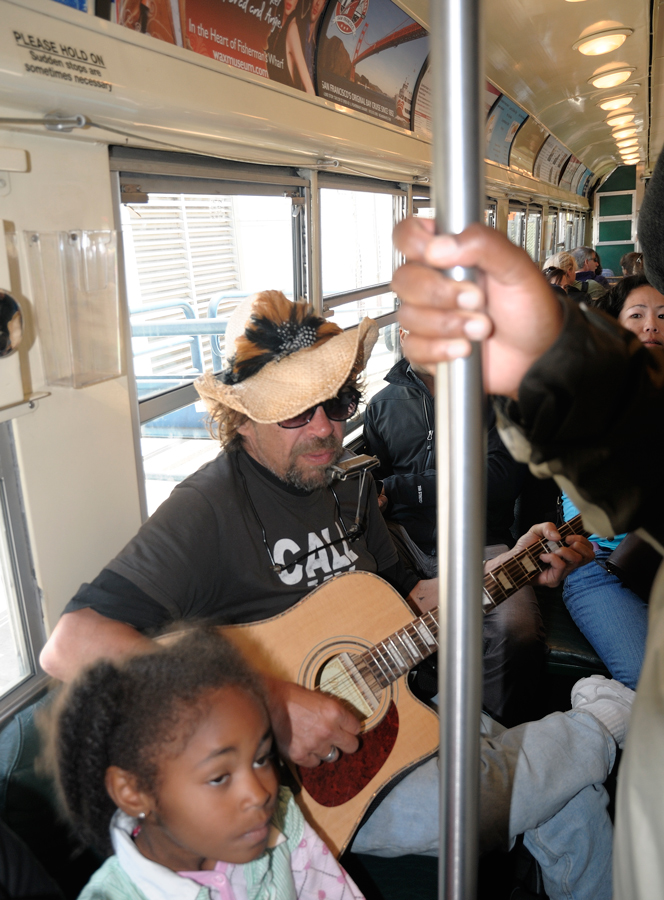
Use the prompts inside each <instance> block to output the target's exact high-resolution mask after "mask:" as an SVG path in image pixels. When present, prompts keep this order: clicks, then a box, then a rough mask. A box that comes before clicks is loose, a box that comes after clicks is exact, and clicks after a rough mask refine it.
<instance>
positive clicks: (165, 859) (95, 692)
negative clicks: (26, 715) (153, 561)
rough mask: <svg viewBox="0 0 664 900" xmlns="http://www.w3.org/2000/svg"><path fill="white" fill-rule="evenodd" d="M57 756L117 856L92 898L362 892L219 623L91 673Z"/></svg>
mask: <svg viewBox="0 0 664 900" xmlns="http://www.w3.org/2000/svg"><path fill="white" fill-rule="evenodd" d="M54 751H55V764H56V772H57V778H58V783H59V787H60V791H61V794H62V798H63V800H64V803H65V806H66V809H67V811H68V813H69V815H70V817H71V819H72V821H73V823H74V826H75V828H76V830H77V832H78V834H79V836H80V837H81V838H82V840H83V841H85V842H86V843H89V844H93V845H94V846H96V847H97V848H99V849H100V850H102V851H103V852H104V853H107V854H108V853H110V852H111V851H114V855H113V856H111V857H110V858H109V859H107V860H106V862H105V863H104V864H103V866H102V867H101V868H100V869H99V870H98V871H97V872H96V873H95V875H94V876H93V877H92V879H91V880H90V882H89V883H88V885H87V886H86V887H85V888H84V890H83V892H82V893H81V895H80V900H93V898H94V900H103V898H109V900H111V898H112V900H122V898H132V900H170V898H173V900H268V898H269V900H295V898H303V900H304V898H306V900H322V898H329V900H362V895H361V894H360V892H359V891H358V889H357V887H356V886H355V884H354V883H353V882H352V881H351V879H350V878H349V877H348V876H347V875H346V873H345V872H344V871H343V869H342V868H341V867H340V866H339V864H338V863H337V861H336V860H335V859H334V857H333V855H332V854H331V853H330V851H329V850H328V848H327V847H326V846H325V844H324V843H323V841H322V840H321V839H320V838H319V837H318V836H317V835H316V833H315V832H314V831H313V830H312V828H311V827H310V826H309V825H308V824H307V823H306V822H305V821H304V819H303V816H302V813H301V812H300V810H299V808H298V807H297V805H296V804H295V801H294V800H293V797H292V795H291V793H290V791H289V790H288V789H286V788H283V787H282V788H280V787H279V782H278V777H277V772H276V767H275V760H274V758H273V743H272V733H271V729H270V721H269V718H268V713H267V708H266V703H265V695H264V693H263V688H262V686H261V683H260V680H259V679H258V676H257V675H256V674H255V673H254V672H253V671H252V670H251V669H250V668H249V667H248V665H247V664H246V662H245V661H244V659H243V658H242V657H241V655H240V654H239V653H238V652H237V651H236V650H235V648H234V647H233V646H232V645H231V644H229V643H228V641H226V640H225V639H224V638H223V637H221V635H219V633H218V632H217V631H215V630H213V629H196V630H193V631H191V632H189V633H187V634H186V635H185V636H183V637H181V638H179V639H178V640H177V641H175V642H174V643H172V644H170V645H168V646H160V647H159V648H158V649H157V650H156V651H155V652H153V653H149V654H146V655H144V656H136V657H133V658H131V659H128V660H127V661H126V662H124V663H121V664H116V663H112V662H100V663H98V664H96V665H95V666H93V667H92V668H91V669H89V670H88V671H87V672H85V673H84V674H83V675H82V676H81V678H80V679H79V680H78V681H77V682H76V683H75V684H74V685H73V686H72V687H71V688H70V689H69V691H68V692H67V693H66V695H65V696H64V698H63V700H62V702H61V705H60V708H59V710H58V712H57V719H56V724H55V734H54ZM109 826H110V830H109Z"/></svg>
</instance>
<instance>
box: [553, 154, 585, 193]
mask: <svg viewBox="0 0 664 900" xmlns="http://www.w3.org/2000/svg"><path fill="white" fill-rule="evenodd" d="M585 168H586V167H585V166H584V165H583V163H582V162H581V160H580V159H577V158H576V156H570V158H569V160H568V161H567V165H566V166H565V169H564V171H563V173H562V175H561V176H560V182H559V185H558V186H559V187H561V188H562V189H563V190H564V191H571V192H572V193H573V194H576V189H577V187H578V183H579V178H580V177H581V176H582V175H583V173H584V171H585Z"/></svg>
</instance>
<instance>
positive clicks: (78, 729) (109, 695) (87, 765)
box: [47, 626, 267, 854]
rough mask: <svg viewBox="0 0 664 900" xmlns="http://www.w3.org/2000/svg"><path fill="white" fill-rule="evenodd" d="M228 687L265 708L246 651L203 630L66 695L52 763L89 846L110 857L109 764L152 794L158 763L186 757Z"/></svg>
mask: <svg viewBox="0 0 664 900" xmlns="http://www.w3.org/2000/svg"><path fill="white" fill-rule="evenodd" d="M224 687H235V688H238V689H240V690H242V691H245V692H246V693H247V694H249V695H250V696H252V697H253V698H255V699H256V700H257V701H258V702H259V703H260V704H261V706H263V707H264V708H267V706H266V698H265V692H264V688H263V685H262V683H261V680H260V678H259V677H258V675H257V674H256V673H255V672H254V671H253V670H252V669H251V668H250V667H249V665H248V664H247V663H246V662H245V660H244V658H243V657H242V655H241V654H240V652H239V651H238V650H237V649H236V648H235V647H234V646H233V645H232V644H231V643H230V642H229V641H228V640H227V639H226V638H224V637H223V636H222V635H221V634H220V633H219V631H218V630H217V629H215V628H213V627H211V626H197V627H194V628H192V629H190V630H189V631H187V632H186V633H185V634H184V636H183V637H179V638H178V639H176V640H175V641H174V642H173V643H170V644H167V645H164V644H161V645H157V646H156V648H155V650H154V651H153V652H150V653H146V654H142V655H140V656H133V657H131V658H129V659H127V660H126V661H124V662H121V663H115V662H110V661H107V660H104V661H101V662H98V663H96V664H95V665H93V666H92V667H91V668H89V669H87V670H86V671H85V672H84V673H83V674H82V675H81V676H80V677H79V678H78V679H77V680H76V681H75V682H74V683H73V684H72V685H71V686H70V688H69V689H68V690H66V691H65V693H64V694H63V696H62V697H61V698H60V699H59V702H58V703H57V704H56V707H55V709H54V711H53V715H52V721H51V723H50V728H49V731H50V734H49V744H50V748H49V749H50V753H49V756H50V759H48V760H47V763H48V765H49V767H50V768H51V769H52V770H53V772H54V774H55V777H56V783H57V786H58V789H59V794H60V797H61V800H62V802H63V804H64V808H65V811H66V813H67V815H68V817H69V819H70V820H71V823H72V825H73V827H74V830H75V832H76V833H77V835H78V837H79V838H80V839H81V841H82V842H83V843H84V844H86V845H92V846H94V847H96V848H97V849H98V850H100V851H101V852H103V853H106V854H108V853H111V852H112V847H111V842H110V836H109V824H110V821H111V818H112V816H113V814H114V812H115V804H114V803H113V801H112V800H111V798H110V796H109V795H108V793H107V791H106V786H105V777H106V770H107V769H108V767H109V766H118V767H119V768H121V769H125V770H126V771H128V772H131V773H132V774H133V775H134V776H135V777H136V779H137V783H138V785H139V787H140V789H141V790H145V791H147V792H148V793H152V794H154V793H155V791H156V789H157V787H158V781H159V761H160V759H163V758H164V754H170V755H177V754H178V753H180V752H182V750H183V748H184V747H185V746H186V743H187V741H188V740H189V739H190V737H191V736H192V734H193V732H194V731H195V729H196V727H197V725H198V723H199V722H200V720H201V718H202V717H203V716H204V715H205V712H206V709H207V702H206V701H207V698H208V697H209V694H210V692H212V691H215V690H218V689H219V688H224Z"/></svg>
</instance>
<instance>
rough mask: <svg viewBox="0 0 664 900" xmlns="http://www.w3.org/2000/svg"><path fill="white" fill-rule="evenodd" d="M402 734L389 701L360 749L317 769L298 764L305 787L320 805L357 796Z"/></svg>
mask: <svg viewBox="0 0 664 900" xmlns="http://www.w3.org/2000/svg"><path fill="white" fill-rule="evenodd" d="M398 733H399V713H398V711H397V707H396V704H395V703H394V701H392V702H390V704H389V706H388V709H387V713H386V714H385V717H384V718H383V720H382V721H381V722H379V724H378V725H376V727H375V728H373V729H372V730H371V731H368V732H365V733H364V734H363V735H362V737H361V745H360V749H359V750H357V751H356V752H355V753H351V754H350V755H347V754H345V753H342V754H341V756H340V757H339V759H338V760H337V761H336V762H333V763H323V764H322V765H320V766H317V767H316V768H315V769H306V768H304V767H301V766H297V774H298V776H299V779H300V782H301V783H302V787H303V788H304V789H305V790H306V791H307V792H308V793H309V794H310V795H311V796H312V798H313V799H314V800H315V801H316V802H317V803H320V805H321V806H326V807H334V806H341V805H342V804H343V803H347V802H348V801H349V800H352V799H353V797H356V796H357V795H358V794H359V793H360V791H362V790H363V789H364V788H365V787H366V786H367V785H368V784H369V782H370V781H371V779H372V778H373V777H374V776H375V775H377V774H378V772H379V771H380V770H381V769H382V767H383V765H384V764H385V761H386V760H387V758H388V756H389V755H390V753H391V752H392V748H393V747H394V745H395V743H396V740H397V735H398Z"/></svg>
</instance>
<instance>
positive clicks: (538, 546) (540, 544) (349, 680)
mask: <svg viewBox="0 0 664 900" xmlns="http://www.w3.org/2000/svg"><path fill="white" fill-rule="evenodd" d="M581 524H582V523H581V516H580V515H578V516H575V517H574V518H573V519H570V521H569V522H565V523H564V524H563V525H561V527H560V528H559V529H558V533H559V534H560V537H561V539H562V540H561V541H556V542H555V543H557V544H559V545H562V542H563V541H564V539H565V538H566V537H568V536H569V535H570V534H578V533H579V532H578V531H576V528H577V526H579V525H581ZM548 544H549V541H548V540H547V538H540V540H539V541H537V542H536V543H535V544H531V545H530V546H528V547H525V548H524V549H523V550H522V551H520V552H519V553H518V554H517V555H516V556H513V557H512V558H511V559H509V560H507V561H506V562H505V563H503V564H502V566H501V568H502V569H503V571H505V572H506V573H508V574H509V576H510V580H511V581H512V582H513V586H514V589H515V590H518V589H519V588H521V587H523V585H525V584H527V583H528V582H529V581H531V580H532V578H533V573H532V572H530V573H529V572H528V570H527V569H526V568H525V566H523V565H522V564H521V560H522V559H524V558H525V557H526V556H530V557H531V558H532V554H534V553H537V554H539V553H540V552H541V553H545V552H546V551H547V550H548V549H549V548H548ZM533 562H535V564H536V565H537V567H538V569H539V572H542V571H543V565H542V563H541V561H540V560H535V559H533ZM515 576H516V577H515ZM487 579H492V573H491V572H489V573H487V575H485V577H484V586H485V588H486V589H487V590H490V589H491V588H493V587H497V588H499V589H500V590H501V591H502V592H503V593H504V594H506V595H507V596H510V595H511V593H512V591H510V594H508V593H507V590H506V588H504V587H503V585H501V584H500V582H499V581H497V580H495V579H493V581H490V582H489V584H488V585H487ZM519 580H521V582H522V583H521V584H519V583H518V581H519ZM503 599H506V597H505V598H503ZM426 616H429V617H430V620H431V621H430V622H428V623H423V624H424V625H425V627H426V629H427V631H429V633H430V634H431V636H432V638H434V640H436V644H437V637H438V620H437V618H436V616H435V613H434V611H433V610H429V611H428V612H427V613H424V614H423V615H422V616H418V617H417V618H416V619H413V621H412V622H409V623H407V624H406V625H405V626H404V627H403V628H400V629H398V630H397V631H395V632H394V634H392V635H389V636H388V637H387V638H385V639H384V640H382V641H380V642H379V643H378V644H375V645H374V647H372V648H371V647H370V648H367V649H366V650H365V651H363V652H362V653H359V654H351V658H353V661H354V662H355V665H357V662H358V661H361V662H362V663H364V664H365V665H367V667H368V668H369V671H370V672H371V666H370V664H369V663H368V662H367V657H370V658H372V659H373V660H374V661H375V663H376V666H377V668H378V669H379V671H380V672H381V674H382V675H383V677H385V668H387V671H388V677H389V679H390V680H389V681H388V685H389V684H390V683H391V682H392V681H394V680H396V679H397V678H400V677H401V676H402V675H404V674H405V673H406V672H407V671H409V669H410V668H412V666H413V665H415V664H416V663H418V662H421V661H422V660H423V659H426V658H427V657H428V656H430V655H431V653H433V652H434V651H435V647H429V645H428V644H427V642H426V641H425V640H424V638H423V637H422V635H421V634H420V633H419V631H418V629H417V624H416V623H418V622H420V621H421V620H422V619H424V618H425V617H426ZM431 625H433V629H432V628H431V627H430V626H431ZM409 628H412V629H413V630H414V632H415V634H409V633H408V629H409ZM401 634H406V636H407V637H408V638H409V639H410V640H411V641H412V642H413V645H414V646H415V648H416V649H418V650H420V658H419V659H413V656H412V654H411V653H410V652H409V651H408V649H407V647H406V646H404V648H403V650H399V649H398V648H396V647H395V650H396V652H397V654H398V656H399V657H401V659H402V660H403V661H404V663H406V664H407V663H408V662H409V659H408V658H409V657H410V659H411V660H413V661H412V663H411V665H407V668H406V669H404V670H402V666H401V665H399V663H398V662H397V660H396V659H395V657H394V655H393V654H392V653H391V652H390V650H389V648H388V647H387V641H391V642H392V644H393V646H394V639H395V638H396V639H398V640H399V641H400V642H401V643H402V645H403V641H402V640H401V638H400V635H401ZM420 642H421V644H422V645H423V646H422V648H420V647H419V646H418V644H419V643H420ZM381 648H384V649H381ZM422 651H427V652H424V653H423V652H422ZM377 653H378V654H379V655H380V658H381V660H384V665H381V662H379V661H378V660H377V659H376V654H377ZM371 674H372V676H373V677H374V679H375V678H376V676H375V674H374V673H373V672H371ZM376 680H377V679H376ZM378 686H379V687H380V688H381V690H385V687H387V685H386V686H385V687H384V686H382V685H380V684H379V685H378ZM330 689H332V690H330ZM311 690H313V691H314V692H316V691H319V692H323V690H324V691H325V693H334V696H335V697H338V698H339V699H341V700H346V701H348V702H349V703H350V701H351V698H352V697H353V696H355V695H356V694H360V696H361V695H362V691H361V690H360V688H359V687H356V686H355V682H354V680H353V676H352V675H351V674H350V672H346V673H343V674H341V673H340V674H338V675H335V676H334V677H333V678H331V679H330V680H329V681H328V682H327V683H326V685H325V688H324V689H323V688H322V687H321V686H320V685H315V686H314V687H313V688H312V689H311Z"/></svg>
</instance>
